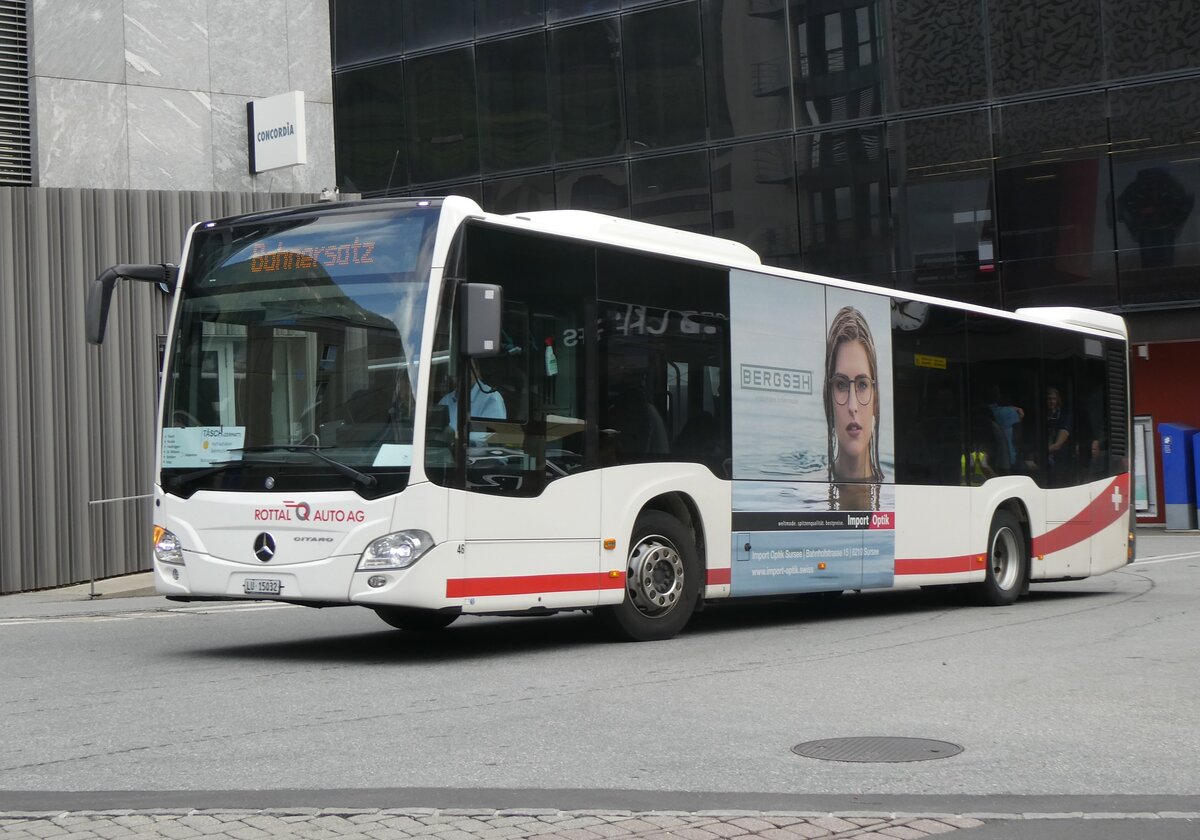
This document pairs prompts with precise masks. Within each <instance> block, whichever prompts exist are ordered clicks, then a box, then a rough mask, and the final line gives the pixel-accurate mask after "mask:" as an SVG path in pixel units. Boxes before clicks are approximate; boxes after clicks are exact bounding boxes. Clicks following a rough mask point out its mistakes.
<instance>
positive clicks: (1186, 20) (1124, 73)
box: [1103, 0, 1200, 79]
mask: <svg viewBox="0 0 1200 840" xmlns="http://www.w3.org/2000/svg"><path fill="white" fill-rule="evenodd" d="M1103 5H1104V53H1105V60H1106V62H1107V64H1108V75H1109V77H1110V78H1114V79H1119V78H1123V77H1128V76H1142V75H1145V74H1148V73H1164V72H1167V71H1170V70H1183V69H1190V68H1194V67H1197V66H1200V15H1198V14H1197V13H1196V6H1195V5H1194V4H1192V3H1165V2H1163V0H1103ZM1150 45H1153V46H1150Z"/></svg>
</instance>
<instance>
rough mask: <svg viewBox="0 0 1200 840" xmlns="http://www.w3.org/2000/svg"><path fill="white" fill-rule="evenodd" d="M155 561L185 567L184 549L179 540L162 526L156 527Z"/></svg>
mask: <svg viewBox="0 0 1200 840" xmlns="http://www.w3.org/2000/svg"><path fill="white" fill-rule="evenodd" d="M154 559H155V560H157V561H158V562H160V563H172V564H174V565H176V566H181V565H183V547H182V546H180V545H179V538H178V537H176V536H175V535H174V534H172V533H171V532H170V531H168V530H167V529H166V528H164V527H162V526H161V525H155V526H154Z"/></svg>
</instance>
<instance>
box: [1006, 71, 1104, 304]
mask: <svg viewBox="0 0 1200 840" xmlns="http://www.w3.org/2000/svg"><path fill="white" fill-rule="evenodd" d="M994 118H995V125H996V135H995V136H996V140H995V142H996V156H997V161H996V190H997V200H996V220H997V225H998V230H999V236H1000V241H999V254H998V256H999V258H1000V260H1001V261H1002V262H1001V266H1002V269H1001V270H1002V275H1001V281H1002V283H1003V288H1004V306H1005V308H1006V309H1016V308H1017V307H1019V306H1030V305H1055V304H1070V305H1075V306H1109V305H1113V304H1115V303H1116V284H1115V278H1114V271H1113V258H1112V253H1113V244H1114V241H1113V230H1112V224H1111V215H1110V213H1111V210H1110V208H1109V200H1110V199H1109V195H1110V191H1111V188H1110V185H1109V168H1108V155H1107V154H1105V149H1106V145H1107V141H1108V127H1107V122H1106V119H1105V102H1104V96H1103V94H1089V95H1085V96H1072V97H1067V98H1063V99H1053V100H1045V101H1042V102H1028V103H1023V104H1019V105H1011V106H1007V107H1004V108H998V109H996V112H995V117H994Z"/></svg>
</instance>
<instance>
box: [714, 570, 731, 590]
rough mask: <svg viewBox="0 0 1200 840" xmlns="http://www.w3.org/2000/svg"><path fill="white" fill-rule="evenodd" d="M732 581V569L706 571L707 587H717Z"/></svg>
mask: <svg viewBox="0 0 1200 840" xmlns="http://www.w3.org/2000/svg"><path fill="white" fill-rule="evenodd" d="M732 580H733V569H730V568H724V569H709V570H708V585H709V586H719V585H720V584H722V583H729V582H730V581H732Z"/></svg>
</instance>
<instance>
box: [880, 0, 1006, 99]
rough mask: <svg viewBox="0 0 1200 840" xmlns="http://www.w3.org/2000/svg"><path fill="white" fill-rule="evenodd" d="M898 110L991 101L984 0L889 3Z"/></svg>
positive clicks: (913, 0)
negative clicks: (988, 94)
mask: <svg viewBox="0 0 1200 840" xmlns="http://www.w3.org/2000/svg"><path fill="white" fill-rule="evenodd" d="M890 3H891V8H892V20H891V42H890V43H891V48H892V54H893V58H892V62H893V64H894V66H895V73H896V86H895V89H894V91H893V92H892V95H893V97H894V101H895V103H896V107H897V108H898V109H900V110H908V109H912V108H929V107H932V106H934V105H950V104H953V103H955V102H970V101H973V100H980V99H986V98H987V65H986V64H985V62H984V61H983V55H984V53H985V51H984V41H983V3H984V0H939V1H938V2H937V3H929V2H925V1H924V0H890Z"/></svg>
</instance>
